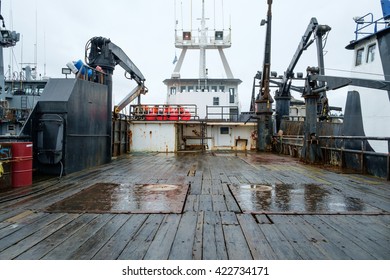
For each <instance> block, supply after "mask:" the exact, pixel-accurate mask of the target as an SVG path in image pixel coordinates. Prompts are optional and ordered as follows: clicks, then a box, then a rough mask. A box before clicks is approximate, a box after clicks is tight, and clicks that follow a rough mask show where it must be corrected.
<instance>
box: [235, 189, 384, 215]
mask: <svg viewBox="0 0 390 280" xmlns="http://www.w3.org/2000/svg"><path fill="white" fill-rule="evenodd" d="M229 187H230V189H231V190H232V192H233V194H234V196H235V198H236V199H237V201H238V203H239V205H240V207H241V209H242V210H243V211H244V212H246V213H264V214H271V213H274V214H275V213H285V214H287V213H301V214H302V213H306V214H314V213H315V214H330V213H333V214H335V213H339V214H348V213H350V212H353V213H355V214H357V213H362V214H364V213H371V214H378V213H381V212H382V211H381V210H380V209H378V208H375V207H372V206H370V205H368V204H366V203H365V202H364V201H363V200H361V199H360V198H355V197H349V196H346V195H345V194H343V193H340V192H338V191H336V190H335V189H334V188H332V187H331V186H329V185H315V184H274V185H264V184H249V185H248V184H245V185H239V186H236V185H229Z"/></svg>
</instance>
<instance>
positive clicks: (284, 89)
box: [271, 17, 331, 130]
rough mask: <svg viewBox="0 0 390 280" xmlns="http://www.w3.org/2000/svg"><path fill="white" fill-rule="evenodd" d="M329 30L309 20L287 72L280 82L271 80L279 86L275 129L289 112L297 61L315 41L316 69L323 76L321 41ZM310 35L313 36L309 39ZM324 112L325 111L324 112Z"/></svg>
mask: <svg viewBox="0 0 390 280" xmlns="http://www.w3.org/2000/svg"><path fill="white" fill-rule="evenodd" d="M330 30H331V28H330V27H329V26H327V25H319V24H318V21H317V19H316V18H314V17H313V18H311V20H310V22H309V24H308V26H307V28H306V31H305V33H304V34H303V36H302V39H301V41H300V43H299V45H298V48H297V50H296V52H295V54H294V56H293V58H292V60H291V62H290V65H289V66H288V67H287V70H286V71H285V72H284V75H283V78H282V81H281V82H279V81H275V80H272V81H271V82H272V83H275V84H277V85H279V89H278V90H277V91H276V93H275V100H276V128H277V130H279V128H280V123H281V120H282V117H283V116H288V115H289V110H290V100H291V93H290V89H291V82H292V79H293V78H294V69H295V66H296V65H297V63H298V61H299V59H300V58H301V56H302V54H303V52H304V51H305V50H307V48H308V47H309V46H310V45H311V44H313V43H314V41H316V43H317V60H318V68H319V71H320V74H321V75H324V74H325V70H324V69H325V66H324V54H323V44H322V40H323V37H324V35H326V34H327V33H328V32H329V31H330ZM312 35H313V36H314V38H313V39H311V37H312ZM321 97H323V98H326V91H323V92H321ZM325 111H326V110H325Z"/></svg>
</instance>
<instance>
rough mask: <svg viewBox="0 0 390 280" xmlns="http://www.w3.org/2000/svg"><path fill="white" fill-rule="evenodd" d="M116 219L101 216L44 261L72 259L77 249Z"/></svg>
mask: <svg viewBox="0 0 390 280" xmlns="http://www.w3.org/2000/svg"><path fill="white" fill-rule="evenodd" d="M113 217H114V215H112V214H101V215H98V216H97V217H96V218H94V219H93V220H92V221H90V222H89V223H88V224H86V225H85V226H84V227H82V228H80V229H79V230H78V231H76V232H75V233H74V234H73V235H72V236H70V237H69V238H68V239H66V240H65V241H64V242H62V243H61V244H59V245H58V246H57V247H55V248H54V249H53V250H51V251H50V252H49V253H48V254H46V255H45V256H44V257H43V258H42V259H45V260H64V259H70V258H71V257H72V254H74V253H75V252H76V251H77V249H78V248H79V247H80V246H82V245H83V244H84V242H86V241H87V240H88V239H89V238H91V237H92V236H93V235H94V234H96V232H98V231H99V230H100V228H101V227H103V226H104V225H105V224H106V223H107V222H108V221H109V220H111V219H112V218H113Z"/></svg>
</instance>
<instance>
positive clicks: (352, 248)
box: [305, 215, 373, 259]
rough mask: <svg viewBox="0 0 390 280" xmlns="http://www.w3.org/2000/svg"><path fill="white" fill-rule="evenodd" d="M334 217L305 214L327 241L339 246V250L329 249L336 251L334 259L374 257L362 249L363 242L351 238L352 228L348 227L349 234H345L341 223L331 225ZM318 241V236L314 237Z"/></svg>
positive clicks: (330, 251) (307, 219)
mask: <svg viewBox="0 0 390 280" xmlns="http://www.w3.org/2000/svg"><path fill="white" fill-rule="evenodd" d="M333 218H334V217H333V216H332V215H330V216H322V215H315V216H305V220H306V221H307V222H308V223H310V224H312V225H313V226H315V227H317V231H318V232H321V234H322V235H323V236H324V237H323V238H324V239H323V240H324V241H326V243H330V244H332V246H333V245H334V246H336V247H337V251H336V250H335V249H332V250H329V253H334V252H336V256H332V259H373V256H372V255H370V254H369V253H368V252H367V251H365V250H364V249H362V247H361V246H362V245H361V244H356V243H355V242H354V241H352V240H351V234H352V229H351V228H349V229H348V232H349V233H348V234H347V236H345V235H344V234H343V231H344V230H343V229H342V228H341V227H340V225H337V224H335V225H334V226H331V224H332V219H333ZM313 238H314V239H315V240H316V241H317V242H318V240H320V239H318V238H316V237H313Z"/></svg>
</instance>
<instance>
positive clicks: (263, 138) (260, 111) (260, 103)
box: [256, 0, 274, 151]
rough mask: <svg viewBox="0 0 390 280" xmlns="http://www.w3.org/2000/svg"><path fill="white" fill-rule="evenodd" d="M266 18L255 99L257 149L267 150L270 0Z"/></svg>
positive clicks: (270, 111)
mask: <svg viewBox="0 0 390 280" xmlns="http://www.w3.org/2000/svg"><path fill="white" fill-rule="evenodd" d="M267 2H268V12H267V20H266V21H265V20H262V21H261V25H264V24H267V31H266V37H265V50H264V62H263V75H262V78H261V84H260V91H259V94H258V96H257V99H256V114H257V115H258V116H259V117H258V122H257V134H258V137H257V150H258V151H267V149H268V146H269V145H270V139H271V136H272V133H273V127H272V103H273V102H274V100H273V98H272V96H271V94H270V90H269V78H270V71H271V70H270V69H271V21H272V12H271V7H272V0H267Z"/></svg>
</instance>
